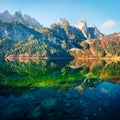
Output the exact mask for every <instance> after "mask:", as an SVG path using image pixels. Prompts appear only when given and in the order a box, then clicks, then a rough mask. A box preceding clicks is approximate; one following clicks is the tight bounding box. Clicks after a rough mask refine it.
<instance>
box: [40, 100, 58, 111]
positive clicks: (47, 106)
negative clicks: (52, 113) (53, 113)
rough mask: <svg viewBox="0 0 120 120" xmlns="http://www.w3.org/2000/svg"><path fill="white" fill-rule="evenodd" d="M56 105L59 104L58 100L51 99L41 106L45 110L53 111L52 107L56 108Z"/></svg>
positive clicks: (43, 102)
mask: <svg viewBox="0 0 120 120" xmlns="http://www.w3.org/2000/svg"><path fill="white" fill-rule="evenodd" d="M56 103H57V100H56V99H54V98H50V99H47V100H44V101H42V103H41V105H42V107H44V108H45V109H51V108H52V107H54V106H55V105H56Z"/></svg>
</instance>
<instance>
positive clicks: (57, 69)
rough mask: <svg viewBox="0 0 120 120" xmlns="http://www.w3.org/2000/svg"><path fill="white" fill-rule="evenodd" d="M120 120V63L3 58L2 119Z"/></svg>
mask: <svg viewBox="0 0 120 120" xmlns="http://www.w3.org/2000/svg"><path fill="white" fill-rule="evenodd" d="M23 119H25V120H27V119H29V120H32V119H34V120H120V62H119V61H111V60H106V61H101V60H85V59H83V60H72V61H70V60H67V59H65V60H64V59H61V60H55V59H54V60H38V61H32V60H27V61H19V60H16V61H5V60H1V61H0V120H23Z"/></svg>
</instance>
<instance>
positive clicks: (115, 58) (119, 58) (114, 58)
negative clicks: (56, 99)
mask: <svg viewBox="0 0 120 120" xmlns="http://www.w3.org/2000/svg"><path fill="white" fill-rule="evenodd" d="M4 59H5V60H6V61H15V60H18V61H19V62H28V61H39V60H49V59H50V60H51V59H52V60H77V61H78V60H85V61H86V60H93V61H94V60H111V61H120V56H112V57H88V56H84V57H80V56H79V57H47V56H13V55H9V56H7V57H5V58H4Z"/></svg>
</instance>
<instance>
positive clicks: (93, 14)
mask: <svg viewBox="0 0 120 120" xmlns="http://www.w3.org/2000/svg"><path fill="white" fill-rule="evenodd" d="M5 10H8V11H9V12H10V13H11V14H14V12H15V11H21V12H22V13H23V14H28V15H30V16H32V17H34V18H35V19H36V20H38V21H39V22H40V23H41V24H43V25H44V26H47V27H49V26H50V24H52V23H55V22H58V21H59V19H60V18H66V19H67V20H68V21H69V22H70V23H71V24H73V25H74V24H75V23H77V22H78V21H80V19H82V18H84V19H85V20H86V21H87V25H88V26H90V25H91V24H95V25H96V26H97V27H98V28H99V29H100V30H101V31H102V32H103V33H104V34H110V33H113V32H120V15H119V12H120V0H0V13H2V12H3V11H5Z"/></svg>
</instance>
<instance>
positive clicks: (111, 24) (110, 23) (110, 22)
mask: <svg viewBox="0 0 120 120" xmlns="http://www.w3.org/2000/svg"><path fill="white" fill-rule="evenodd" d="M115 25H116V22H115V21H114V20H107V21H105V22H104V23H103V24H102V26H101V29H105V28H110V27H114V26H115Z"/></svg>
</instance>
